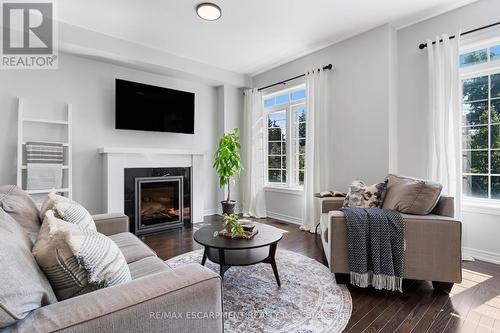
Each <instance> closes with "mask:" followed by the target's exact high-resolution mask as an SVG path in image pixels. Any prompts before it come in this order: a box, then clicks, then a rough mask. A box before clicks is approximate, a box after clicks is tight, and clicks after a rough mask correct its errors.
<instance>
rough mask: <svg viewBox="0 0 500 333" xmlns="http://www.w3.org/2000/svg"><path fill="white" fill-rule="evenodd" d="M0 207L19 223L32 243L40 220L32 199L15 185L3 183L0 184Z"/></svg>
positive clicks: (38, 229)
mask: <svg viewBox="0 0 500 333" xmlns="http://www.w3.org/2000/svg"><path fill="white" fill-rule="evenodd" d="M0 207H1V208H2V209H3V210H4V211H6V212H7V213H8V214H9V215H10V216H12V217H13V218H14V220H16V221H17V223H19V225H20V226H21V227H22V228H23V229H24V230H25V232H26V233H27V235H28V237H29V238H30V240H31V242H32V243H34V242H35V240H36V236H37V235H38V232H39V231H40V225H41V221H40V219H39V217H38V214H39V212H38V207H37V206H36V205H35V203H34V202H33V199H31V197H30V196H29V195H28V194H27V193H26V192H25V191H23V190H22V189H20V188H19V187H17V186H14V185H3V186H0Z"/></svg>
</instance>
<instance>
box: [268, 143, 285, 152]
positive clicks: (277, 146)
mask: <svg viewBox="0 0 500 333" xmlns="http://www.w3.org/2000/svg"><path fill="white" fill-rule="evenodd" d="M281 146H282V143H281V142H269V151H268V154H269V155H281Z"/></svg>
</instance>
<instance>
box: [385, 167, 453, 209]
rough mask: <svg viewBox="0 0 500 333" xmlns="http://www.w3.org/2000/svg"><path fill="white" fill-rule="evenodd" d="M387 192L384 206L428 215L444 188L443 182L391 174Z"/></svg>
mask: <svg viewBox="0 0 500 333" xmlns="http://www.w3.org/2000/svg"><path fill="white" fill-rule="evenodd" d="M387 180H388V183H387V193H386V196H385V199H384V204H383V206H382V208H384V209H393V210H397V211H399V212H400V213H405V214H414V215H427V214H429V213H430V212H432V210H433V209H434V207H435V206H436V203H437V202H438V200H439V196H440V194H441V189H442V188H443V187H442V185H441V184H438V183H435V182H432V181H428V180H423V179H417V178H410V177H401V176H396V175H392V174H389V175H388V176H387Z"/></svg>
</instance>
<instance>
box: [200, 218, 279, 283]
mask: <svg viewBox="0 0 500 333" xmlns="http://www.w3.org/2000/svg"><path fill="white" fill-rule="evenodd" d="M253 223H254V224H255V228H256V229H258V230H259V232H258V233H257V234H256V235H255V236H253V237H252V238H251V239H241V238H231V237H224V236H214V233H215V232H216V231H219V230H222V229H223V228H224V226H223V224H219V223H217V224H214V225H210V226H206V227H202V228H200V229H199V230H197V231H196V232H195V233H194V240H195V241H196V242H197V243H199V244H201V245H203V246H204V247H205V251H204V252H203V259H202V260H201V264H202V265H205V262H206V260H207V258H208V259H210V261H212V262H214V263H216V264H219V265H220V276H221V277H222V278H224V273H225V272H226V271H227V270H228V269H229V268H230V267H231V266H248V265H255V264H258V263H261V262H262V263H267V264H270V265H271V267H272V268H273V272H274V277H275V278H276V282H277V283H278V286H281V282H280V277H279V275H278V268H277V267H276V261H275V259H274V256H275V254H276V247H277V246H278V242H279V241H280V240H281V238H283V233H282V232H281V231H280V230H278V229H277V228H274V227H271V226H268V225H265V224H262V223H256V222H253Z"/></svg>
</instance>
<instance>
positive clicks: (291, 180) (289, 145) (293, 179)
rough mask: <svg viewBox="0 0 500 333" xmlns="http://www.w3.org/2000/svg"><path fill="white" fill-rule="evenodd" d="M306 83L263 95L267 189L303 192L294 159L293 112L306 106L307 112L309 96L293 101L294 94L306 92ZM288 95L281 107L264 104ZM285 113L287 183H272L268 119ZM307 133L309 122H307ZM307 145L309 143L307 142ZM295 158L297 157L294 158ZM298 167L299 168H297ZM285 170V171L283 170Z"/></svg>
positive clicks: (296, 163) (296, 162)
mask: <svg viewBox="0 0 500 333" xmlns="http://www.w3.org/2000/svg"><path fill="white" fill-rule="evenodd" d="M305 89H306V85H305V83H301V84H299V85H295V86H293V87H290V88H285V89H280V90H277V91H274V92H272V93H269V94H265V95H262V109H263V111H264V112H263V114H264V118H265V128H264V137H265V138H264V147H265V149H264V155H265V159H264V160H265V162H264V167H265V187H266V188H270V189H282V190H292V191H302V189H303V187H304V185H300V184H299V180H298V179H299V171H298V160H297V161H296V159H295V158H292V153H293V151H292V149H293V148H294V146H295V145H294V143H293V140H294V135H295V134H294V126H295V120H294V119H295V118H294V117H293V112H294V111H293V110H294V108H296V107H298V106H304V107H305V108H306V112H307V95H306V97H305V98H303V99H300V100H298V101H292V94H293V93H294V92H297V91H300V90H305ZM285 94H287V95H288V102H287V103H284V104H280V105H274V106H272V107H266V106H265V104H264V102H265V101H266V100H267V99H269V98H272V97H276V96H281V95H285ZM282 111H285V114H286V140H285V144H286V152H285V153H286V168H285V170H286V182H280V183H277V182H270V181H269V126H268V118H269V114H272V113H278V112H282ZM306 131H307V122H306ZM306 145H307V141H306ZM294 157H295V156H294ZM296 166H297V167H296ZM281 170H283V169H281Z"/></svg>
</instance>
